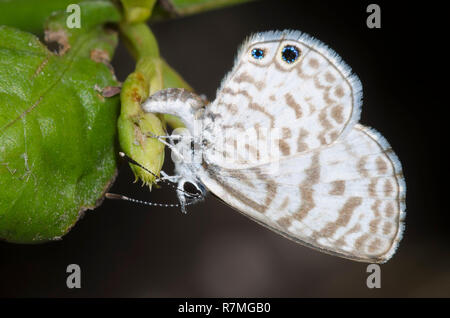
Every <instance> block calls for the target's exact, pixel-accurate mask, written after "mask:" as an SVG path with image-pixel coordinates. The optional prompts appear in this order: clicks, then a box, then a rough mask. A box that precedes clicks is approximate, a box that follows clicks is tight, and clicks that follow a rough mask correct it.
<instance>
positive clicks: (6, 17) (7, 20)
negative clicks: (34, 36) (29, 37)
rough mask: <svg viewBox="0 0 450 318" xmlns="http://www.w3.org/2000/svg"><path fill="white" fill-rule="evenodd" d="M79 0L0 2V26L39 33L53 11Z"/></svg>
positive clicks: (9, 0)
mask: <svg viewBox="0 0 450 318" xmlns="http://www.w3.org/2000/svg"><path fill="white" fill-rule="evenodd" d="M78 2H81V1H80V0H45V1H36V0H0V24H2V25H8V26H12V27H16V28H18V29H21V30H23V31H28V32H34V33H41V32H42V30H43V26H44V21H45V20H46V19H47V17H48V16H50V14H51V13H52V12H53V11H59V10H66V8H67V6H68V5H69V4H72V3H78Z"/></svg>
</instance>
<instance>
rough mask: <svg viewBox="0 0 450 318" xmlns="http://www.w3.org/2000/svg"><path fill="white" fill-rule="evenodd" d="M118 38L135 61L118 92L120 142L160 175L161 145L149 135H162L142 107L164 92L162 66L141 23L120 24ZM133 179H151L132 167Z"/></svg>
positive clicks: (156, 121)
mask: <svg viewBox="0 0 450 318" xmlns="http://www.w3.org/2000/svg"><path fill="white" fill-rule="evenodd" d="M120 30H121V35H122V37H123V38H124V39H125V42H126V44H127V46H128V47H129V49H130V51H131V52H132V54H133V55H134V56H135V58H136V59H137V63H136V70H135V71H134V72H133V73H131V74H130V75H129V76H128V78H127V79H126V80H125V82H124V84H123V86H122V92H121V96H120V98H121V103H122V106H121V114H120V117H119V121H118V127H119V141H120V145H121V147H122V149H123V151H124V152H125V153H127V154H128V156H130V157H131V158H133V159H134V160H136V161H137V162H139V163H141V164H142V165H144V166H145V167H146V168H147V169H149V170H151V171H152V172H154V173H155V174H159V171H160V170H161V167H162V164H163V162H164V145H163V144H162V143H160V142H159V141H157V140H156V139H154V138H150V137H149V135H151V134H153V135H163V134H164V126H163V123H162V122H161V120H160V119H159V117H158V116H156V115H155V114H151V113H145V112H144V111H143V109H142V107H141V103H142V102H143V101H144V100H145V99H147V97H148V96H149V95H150V94H152V93H154V92H156V91H158V90H161V89H162V88H163V76H162V62H161V59H160V58H159V49H158V45H157V42H156V40H155V37H154V36H153V34H152V32H151V31H150V29H149V28H148V26H147V25H146V24H144V23H138V24H122V25H121V26H120ZM131 168H132V170H133V172H134V174H135V176H136V178H139V179H141V180H142V181H143V182H144V183H145V184H147V185H149V186H150V185H151V184H152V182H153V181H154V179H155V178H154V176H153V175H151V174H149V173H147V172H145V171H144V170H142V169H140V168H138V167H136V166H134V165H131Z"/></svg>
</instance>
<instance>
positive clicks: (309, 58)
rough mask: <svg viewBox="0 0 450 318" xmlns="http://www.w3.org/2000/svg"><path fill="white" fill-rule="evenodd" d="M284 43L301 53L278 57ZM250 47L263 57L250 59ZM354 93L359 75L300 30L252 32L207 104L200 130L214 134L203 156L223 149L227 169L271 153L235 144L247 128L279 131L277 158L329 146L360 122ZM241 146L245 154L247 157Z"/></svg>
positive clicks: (264, 159) (265, 132)
mask: <svg viewBox="0 0 450 318" xmlns="http://www.w3.org/2000/svg"><path fill="white" fill-rule="evenodd" d="M286 47H294V48H296V49H297V50H298V52H299V56H298V58H297V59H296V60H295V61H294V62H292V63H287V62H286V61H285V60H284V59H283V50H284V49H285V48H286ZM254 50H261V51H263V52H264V57H263V58H260V59H256V58H255V57H254V56H253V55H252V52H253V51H254ZM360 99H361V85H360V82H359V80H358V79H357V77H356V76H354V75H352V74H351V71H350V69H349V67H347V66H346V65H345V64H344V63H343V62H342V61H341V60H340V58H339V57H338V56H337V55H336V54H335V53H334V52H333V51H332V50H331V49H329V48H328V47H327V46H325V45H324V44H322V43H321V42H319V41H317V40H315V39H312V38H311V37H309V36H307V35H303V34H301V33H300V32H298V31H284V32H266V33H261V34H257V35H255V36H253V37H251V38H250V39H249V40H248V41H247V42H246V43H244V45H243V46H242V48H241V50H240V52H239V54H238V56H237V59H236V62H235V66H234V68H233V70H232V71H231V72H230V73H229V74H228V75H227V76H226V77H225V79H224V80H223V82H222V85H221V88H220V89H219V90H218V93H217V98H216V100H215V101H214V102H213V103H211V105H209V106H208V107H207V108H206V113H205V137H206V138H207V139H211V140H213V141H214V147H211V148H210V149H209V150H208V149H207V150H206V151H205V156H206V160H207V161H210V162H214V163H216V164H219V163H218V161H219V160H220V158H218V157H217V154H219V155H222V154H223V153H226V154H228V158H226V159H225V160H221V161H223V162H221V163H220V165H222V166H224V167H227V168H232V167H235V168H242V167H244V166H251V165H252V164H261V163H265V162H269V161H271V160H273V157H270V156H269V157H267V156H262V155H260V154H259V153H257V151H258V149H249V148H255V147H254V146H253V144H254V142H247V145H246V146H245V147H246V148H243V150H239V149H238V150H237V151H236V148H237V144H238V143H239V142H242V140H243V135H245V134H248V133H249V132H251V131H256V132H257V134H258V136H262V139H264V138H266V137H267V135H268V134H269V133H278V135H279V140H280V142H279V143H278V147H279V149H277V150H278V151H279V156H282V157H283V156H290V155H293V154H295V153H301V152H305V151H309V150H311V149H317V148H319V147H322V146H325V145H329V144H331V143H333V142H334V141H335V140H337V139H338V138H339V137H340V136H344V135H345V134H346V133H347V132H348V131H350V130H351V128H352V126H353V125H354V124H355V123H356V122H357V121H358V119H359V114H360V105H361V102H360ZM230 147H231V151H230ZM233 147H234V149H233ZM233 150H234V151H235V152H234V153H232V152H233ZM259 150H260V149H259ZM246 151H247V152H248V151H250V152H251V153H250V156H251V158H250V159H251V160H247V161H246V160H245V159H249V158H248V157H246V154H244V152H246ZM236 152H237V153H238V155H237V156H236V155H235V153H236ZM272 152H273V151H272ZM213 155H216V157H214V158H213ZM239 156H241V158H239ZM231 157H232V158H235V157H238V158H237V161H236V160H234V161H233V160H229V158H231Z"/></svg>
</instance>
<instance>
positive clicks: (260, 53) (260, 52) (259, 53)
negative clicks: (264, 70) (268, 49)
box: [252, 49, 264, 60]
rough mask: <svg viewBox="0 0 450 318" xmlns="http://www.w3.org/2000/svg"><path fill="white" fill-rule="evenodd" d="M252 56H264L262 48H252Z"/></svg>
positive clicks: (257, 57)
mask: <svg viewBox="0 0 450 318" xmlns="http://www.w3.org/2000/svg"><path fill="white" fill-rule="evenodd" d="M252 56H253V58H254V59H257V60H260V59H262V58H263V57H264V50H262V49H253V50H252Z"/></svg>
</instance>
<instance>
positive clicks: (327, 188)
mask: <svg viewBox="0 0 450 318" xmlns="http://www.w3.org/2000/svg"><path fill="white" fill-rule="evenodd" d="M274 164H276V163H269V164H264V165H261V166H258V167H254V168H251V169H243V170H235V169H223V168H222V167H218V166H207V167H206V166H205V169H204V170H203V171H202V172H201V180H202V182H203V183H204V184H205V185H206V187H207V188H208V189H210V190H211V191H212V192H213V193H214V194H216V195H217V196H218V197H219V198H221V199H222V200H224V201H225V202H226V203H228V204H229V205H231V206H232V207H234V208H236V209H237V210H238V211H240V212H242V213H244V214H245V215H247V216H249V217H251V218H252V219H254V220H256V221H258V222H260V223H262V224H263V225H265V226H268V227H269V228H271V229H272V230H274V231H276V232H279V233H280V234H282V235H285V236H286V237H288V238H290V239H293V240H295V241H297V242H299V243H301V244H304V245H307V246H309V247H313V248H316V249H319V250H321V251H324V252H327V253H330V254H334V255H337V256H341V257H345V258H349V259H353V260H357V261H362V262H372V263H374V262H376V263H382V262H385V261H387V260H388V259H389V258H390V257H391V256H392V255H393V254H394V252H395V250H396V247H397V245H398V243H399V241H400V239H401V234H402V231H403V226H404V225H403V221H404V217H405V203H404V202H405V201H404V200H405V183H404V180H403V176H402V170H401V166H400V162H399V161H398V159H397V157H396V155H395V154H394V153H393V151H392V149H391V148H390V147H389V145H388V143H387V142H386V141H385V139H384V138H383V137H382V136H381V135H380V134H379V133H377V132H375V131H374V130H370V129H368V128H366V127H363V126H361V125H359V124H358V125H356V126H354V128H353V129H352V130H351V132H350V133H349V134H348V135H347V136H346V137H345V138H343V139H341V140H339V141H337V142H335V143H334V144H333V145H331V146H328V147H325V148H321V149H317V150H311V151H307V152H303V153H302V154H294V155H292V156H289V157H285V158H283V159H282V160H281V162H280V163H279V173H278V174H273V168H274V167H273V165H274ZM275 168H277V167H275Z"/></svg>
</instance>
